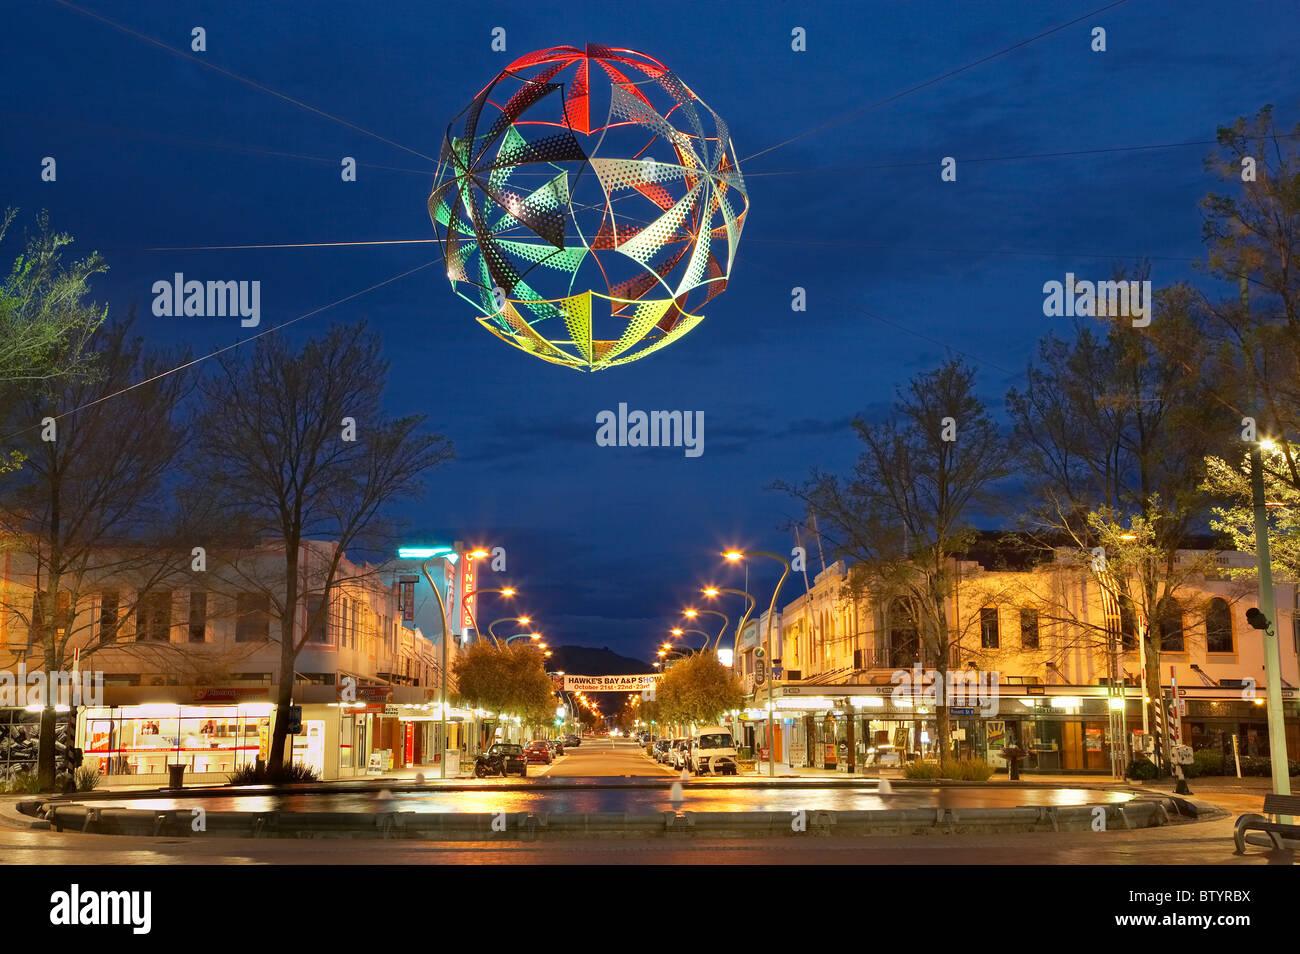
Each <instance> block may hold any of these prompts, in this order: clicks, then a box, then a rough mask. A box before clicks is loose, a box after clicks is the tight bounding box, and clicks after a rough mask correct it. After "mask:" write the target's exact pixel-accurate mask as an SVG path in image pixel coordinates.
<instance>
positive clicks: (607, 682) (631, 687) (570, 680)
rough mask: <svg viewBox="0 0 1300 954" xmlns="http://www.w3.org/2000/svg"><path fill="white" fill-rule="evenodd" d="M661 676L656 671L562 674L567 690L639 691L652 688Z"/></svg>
mask: <svg viewBox="0 0 1300 954" xmlns="http://www.w3.org/2000/svg"><path fill="white" fill-rule="evenodd" d="M662 678H663V677H662V676H660V675H659V673H657V672H651V673H646V674H645V675H643V676H570V675H568V674H567V673H566V674H565V676H564V688H565V691H567V692H641V691H643V690H646V689H653V688H654V687H655V685H656V684H657V683H658V682H659V680H660V679H662Z"/></svg>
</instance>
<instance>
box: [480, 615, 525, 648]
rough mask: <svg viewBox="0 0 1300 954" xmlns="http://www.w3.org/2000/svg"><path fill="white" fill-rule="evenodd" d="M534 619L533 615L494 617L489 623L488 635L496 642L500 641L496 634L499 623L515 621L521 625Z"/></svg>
mask: <svg viewBox="0 0 1300 954" xmlns="http://www.w3.org/2000/svg"><path fill="white" fill-rule="evenodd" d="M532 621H533V620H532V617H531V616H502V617H501V618H500V619H494V620H493V621H492V622H490V623H488V635H489V636H491V637H492V641H493V642H494V643H500V640H499V639H498V638H497V634H496V628H497V627H498V626H499V625H501V624H502V623H509V622H515V623H519V624H520V625H521V626H527V625H528V624H529V623H531V622H532ZM512 638H513V637H512Z"/></svg>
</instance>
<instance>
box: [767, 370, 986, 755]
mask: <svg viewBox="0 0 1300 954" xmlns="http://www.w3.org/2000/svg"><path fill="white" fill-rule="evenodd" d="M974 383H975V382H974V372H973V371H972V370H970V369H969V368H968V367H966V366H965V365H963V364H961V363H960V362H958V361H950V362H948V363H947V364H945V365H943V366H942V367H940V368H938V369H936V370H934V371H930V372H927V373H923V374H919V375H917V376H916V377H914V378H913V379H912V380H911V381H910V382H909V383H908V385H907V387H906V388H904V389H900V391H899V393H898V397H897V400H896V401H895V403H894V406H893V410H892V415H891V416H890V418H889V419H888V420H885V421H884V422H881V423H874V424H873V423H870V422H868V421H866V420H864V419H862V418H858V419H857V420H855V421H854V424H853V427H854V430H855V431H856V432H857V435H858V438H859V439H860V440H861V442H862V445H863V449H862V453H861V455H860V456H859V458H858V462H857V465H856V467H855V468H854V470H853V473H852V475H851V476H849V477H848V478H847V479H842V478H840V477H837V476H835V475H833V474H828V473H824V472H820V471H814V472H813V475H812V477H811V478H810V479H809V480H808V481H807V482H806V483H804V484H803V485H802V486H800V487H790V486H788V485H783V484H779V485H778V487H780V488H781V489H784V490H786V491H787V492H789V493H791V494H793V495H794V496H796V497H798V498H799V499H800V500H802V501H803V502H804V504H805V506H806V507H807V508H808V510H809V512H810V513H812V514H814V515H815V516H816V518H817V521H818V525H819V527H820V529H821V532H822V534H823V535H825V536H826V537H827V538H828V539H829V540H830V541H831V542H832V544H833V546H834V549H835V553H836V555H837V556H842V557H846V558H848V562H849V564H850V566H849V580H850V585H851V586H852V588H853V589H854V590H855V591H856V592H869V593H871V594H872V595H873V596H874V597H875V598H876V599H877V600H878V601H881V602H883V603H885V605H891V604H892V598H896V597H902V598H903V599H906V600H907V601H909V603H910V605H911V606H912V607H914V611H915V613H916V614H917V618H916V620H915V622H916V624H917V637H918V640H919V647H918V648H919V651H920V655H921V657H922V662H923V664H924V665H926V666H933V667H934V668H935V669H936V670H937V671H938V672H937V678H942V679H944V680H945V681H946V679H947V673H948V668H949V666H950V664H951V662H952V657H953V649H954V647H955V646H956V640H955V637H956V635H957V634H956V632H955V631H954V629H953V627H952V625H951V622H950V614H949V612H948V608H949V604H950V600H951V598H952V594H953V591H954V585H955V577H954V571H955V558H956V557H957V556H958V555H960V554H961V553H963V552H964V551H966V550H967V549H968V548H969V546H970V544H971V542H972V541H973V539H974V535H975V534H974V530H973V529H972V525H971V521H972V519H973V518H974V516H975V514H976V513H977V512H978V511H979V510H980V508H981V507H983V506H985V505H991V504H992V502H993V498H992V495H991V491H992V488H993V485H994V484H995V483H996V482H997V481H999V480H1000V479H1001V478H1003V477H1004V476H1006V474H1007V464H1006V458H1007V455H1006V444H1005V440H1004V438H1003V436H1002V434H1001V433H1000V432H999V430H998V427H997V426H996V424H995V423H994V422H993V421H992V419H991V418H990V417H989V414H988V411H987V409H986V407H985V406H984V404H983V402H982V401H981V400H980V399H979V397H978V396H977V395H976V394H975V388H974ZM936 723H937V728H938V737H939V746H940V751H941V752H942V753H943V755H944V757H946V756H947V754H948V753H949V752H950V751H951V736H952V732H951V725H950V721H949V716H948V709H947V707H946V706H943V707H940V708H939V709H938V710H937V713H936Z"/></svg>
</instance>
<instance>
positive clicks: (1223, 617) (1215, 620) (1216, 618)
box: [1205, 596, 1232, 653]
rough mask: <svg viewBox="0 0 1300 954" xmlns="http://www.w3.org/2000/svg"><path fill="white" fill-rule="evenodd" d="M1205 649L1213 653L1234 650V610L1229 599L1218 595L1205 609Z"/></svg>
mask: <svg viewBox="0 0 1300 954" xmlns="http://www.w3.org/2000/svg"><path fill="white" fill-rule="evenodd" d="M1205 649H1206V651H1207V652H1211V653H1230V652H1232V610H1231V609H1229V608H1228V601H1227V600H1224V599H1220V598H1219V597H1217V596H1216V597H1215V598H1214V599H1212V600H1210V606H1209V608H1208V609H1207V610H1206V611H1205Z"/></svg>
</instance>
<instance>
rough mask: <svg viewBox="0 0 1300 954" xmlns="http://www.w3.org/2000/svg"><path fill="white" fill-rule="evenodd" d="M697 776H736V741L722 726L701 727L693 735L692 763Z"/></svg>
mask: <svg viewBox="0 0 1300 954" xmlns="http://www.w3.org/2000/svg"><path fill="white" fill-rule="evenodd" d="M687 768H689V769H690V770H691V772H692V773H693V774H695V775H735V774H736V741H735V740H734V739H733V738H732V737H731V732H730V731H728V730H727V729H725V728H723V727H722V726H720V725H705V726H700V727H699V728H698V729H696V730H695V732H694V733H693V734H692V735H691V749H690V762H689V763H688V764H687Z"/></svg>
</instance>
